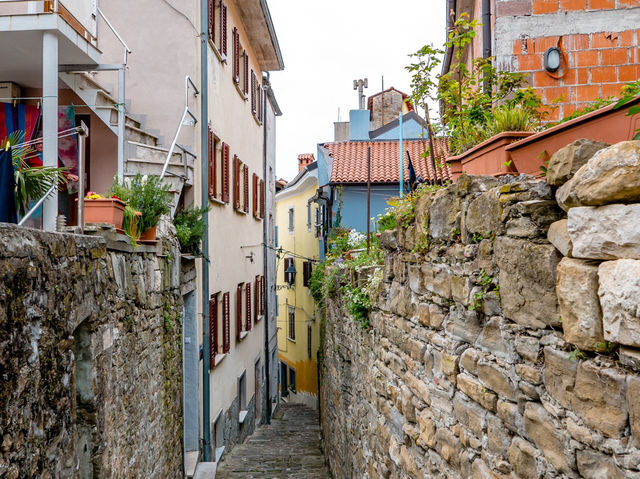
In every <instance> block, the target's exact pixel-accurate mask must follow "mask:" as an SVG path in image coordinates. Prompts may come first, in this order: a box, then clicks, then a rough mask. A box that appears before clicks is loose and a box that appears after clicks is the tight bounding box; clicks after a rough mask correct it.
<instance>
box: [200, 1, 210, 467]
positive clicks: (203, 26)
mask: <svg viewBox="0 0 640 479" xmlns="http://www.w3.org/2000/svg"><path fill="white" fill-rule="evenodd" d="M207 20H208V5H207V0H200V91H201V92H202V96H201V97H200V144H201V145H200V146H201V147H200V152H201V155H202V156H201V158H202V161H201V162H200V165H201V168H202V170H201V182H202V185H201V188H202V192H201V194H202V206H203V207H204V206H207V205H208V204H209V183H208V181H209V171H208V170H207V166H208V164H207V162H206V161H205V160H204V159H205V158H208V155H209V131H208V129H207V127H208V125H209V111H208V104H207V103H208V101H209V88H208V87H209V84H208V81H209V80H208V74H209V72H208V70H207V68H208V65H209V63H208V58H207V55H208V51H207V48H208V44H207V32H208V28H209V26H208V25H207ZM204 230H205V231H206V234H205V235H204V239H203V240H202V257H203V259H202V333H203V338H202V339H203V341H202V346H203V347H202V349H203V352H204V354H203V355H202V357H203V367H202V432H203V435H204V451H203V456H204V457H203V459H204V462H210V461H211V425H210V423H211V412H210V410H209V409H210V407H211V404H210V403H211V399H210V397H211V391H210V390H209V388H210V382H209V366H210V365H209V348H210V347H211V346H210V344H209V264H210V263H209V214H208V213H207V214H205V215H204Z"/></svg>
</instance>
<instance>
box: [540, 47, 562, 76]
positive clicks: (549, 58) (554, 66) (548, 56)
mask: <svg viewBox="0 0 640 479" xmlns="http://www.w3.org/2000/svg"><path fill="white" fill-rule="evenodd" d="M561 58H562V54H561V53H560V49H558V48H556V47H551V48H549V49H548V50H547V51H546V52H544V69H545V70H547V71H548V72H555V71H558V68H560V61H561Z"/></svg>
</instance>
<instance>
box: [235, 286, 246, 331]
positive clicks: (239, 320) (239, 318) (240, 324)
mask: <svg viewBox="0 0 640 479" xmlns="http://www.w3.org/2000/svg"><path fill="white" fill-rule="evenodd" d="M243 289H244V283H240V284H238V287H237V288H236V341H238V342H240V341H242V340H243V339H244V338H245V336H246V335H247V333H246V332H245V331H244V321H243V314H242V313H243V311H242V310H243V307H242V303H244V298H243V294H242V290H243Z"/></svg>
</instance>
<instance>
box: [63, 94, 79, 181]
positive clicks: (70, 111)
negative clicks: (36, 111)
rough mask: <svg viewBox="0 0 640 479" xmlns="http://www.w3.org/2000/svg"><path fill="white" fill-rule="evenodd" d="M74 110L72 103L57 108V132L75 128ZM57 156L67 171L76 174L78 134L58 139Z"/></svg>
mask: <svg viewBox="0 0 640 479" xmlns="http://www.w3.org/2000/svg"><path fill="white" fill-rule="evenodd" d="M75 126H76V110H75V107H74V106H73V105H71V106H69V107H66V108H60V109H59V110H58V132H60V131H65V130H69V129H71V128H75ZM58 158H59V160H60V163H62V166H64V167H66V168H68V170H67V173H70V174H72V175H76V176H77V175H78V136H77V135H70V136H65V137H64V138H60V139H59V140H58Z"/></svg>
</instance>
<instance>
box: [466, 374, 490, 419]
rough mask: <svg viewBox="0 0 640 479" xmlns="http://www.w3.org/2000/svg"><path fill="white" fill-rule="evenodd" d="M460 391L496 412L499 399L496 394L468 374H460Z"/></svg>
mask: <svg viewBox="0 0 640 479" xmlns="http://www.w3.org/2000/svg"><path fill="white" fill-rule="evenodd" d="M457 384H458V389H460V391H462V392H463V393H465V394H466V395H467V396H469V397H470V398H471V399H473V400H474V401H475V402H477V403H478V404H480V405H481V406H482V407H484V408H485V409H488V410H490V411H495V410H496V403H497V401H498V397H497V396H496V395H495V393H493V392H491V391H489V390H488V389H487V388H486V387H484V386H483V385H482V383H480V381H478V380H477V379H476V378H474V377H473V376H470V375H469V374H466V373H460V374H458V378H457Z"/></svg>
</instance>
